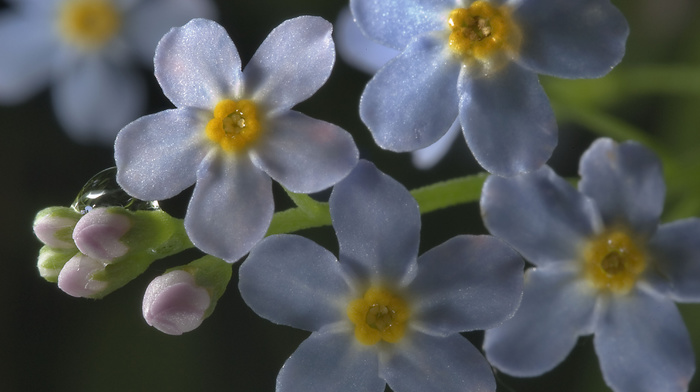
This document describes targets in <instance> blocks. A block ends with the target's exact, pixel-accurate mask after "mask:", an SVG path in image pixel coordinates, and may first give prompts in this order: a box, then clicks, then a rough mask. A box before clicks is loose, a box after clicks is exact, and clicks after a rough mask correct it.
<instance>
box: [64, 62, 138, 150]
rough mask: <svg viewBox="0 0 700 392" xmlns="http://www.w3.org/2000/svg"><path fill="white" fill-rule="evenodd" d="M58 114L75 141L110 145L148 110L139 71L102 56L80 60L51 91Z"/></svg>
mask: <svg viewBox="0 0 700 392" xmlns="http://www.w3.org/2000/svg"><path fill="white" fill-rule="evenodd" d="M51 93H52V98H53V105H54V109H55V112H56V117H57V118H58V120H59V122H60V123H61V125H62V126H63V128H64V129H65V130H66V133H68V135H69V136H70V137H71V138H73V140H75V141H79V142H82V143H97V144H103V145H111V144H112V143H114V138H115V137H116V136H117V132H119V130H120V129H121V128H122V127H123V126H125V125H126V124H128V123H129V122H130V121H132V120H133V119H135V118H137V117H139V116H140V115H141V114H143V111H144V110H145V109H146V85H145V81H144V80H143V78H142V77H141V75H140V74H138V73H137V72H135V71H133V70H129V69H125V68H121V67H118V66H115V65H113V64H110V63H108V62H106V61H103V60H101V59H97V58H95V59H87V60H86V61H82V62H80V63H77V64H76V66H75V68H73V69H71V70H70V72H69V73H68V74H66V75H63V76H62V77H61V78H59V79H58V80H57V81H56V84H55V85H54V88H53V90H52V91H51Z"/></svg>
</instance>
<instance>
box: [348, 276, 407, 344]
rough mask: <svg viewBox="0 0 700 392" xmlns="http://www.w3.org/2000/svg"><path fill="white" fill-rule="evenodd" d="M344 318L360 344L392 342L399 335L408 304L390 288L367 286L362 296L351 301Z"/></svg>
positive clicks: (402, 329) (404, 321)
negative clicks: (346, 317)
mask: <svg viewBox="0 0 700 392" xmlns="http://www.w3.org/2000/svg"><path fill="white" fill-rule="evenodd" d="M347 314H348V318H350V321H352V322H353V324H355V338H356V339H357V340H358V341H359V342H360V343H362V344H366V345H373V344H376V343H378V342H379V341H380V340H384V341H386V342H389V343H396V342H398V341H399V340H401V338H403V335H404V331H405V324H406V320H408V317H409V309H408V304H407V303H406V301H404V300H403V299H402V298H401V297H399V296H397V295H396V294H394V293H393V292H391V291H389V290H387V289H384V288H381V287H370V288H369V289H368V290H367V291H366V292H365V294H364V296H363V297H362V298H358V299H355V300H354V301H351V302H350V304H349V305H348V308H347Z"/></svg>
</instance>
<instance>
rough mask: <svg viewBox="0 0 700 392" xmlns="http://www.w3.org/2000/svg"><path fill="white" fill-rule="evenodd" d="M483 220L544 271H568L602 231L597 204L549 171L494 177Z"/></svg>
mask: <svg viewBox="0 0 700 392" xmlns="http://www.w3.org/2000/svg"><path fill="white" fill-rule="evenodd" d="M481 215H482V217H483V220H484V224H485V225H486V227H487V228H488V229H489V231H490V232H491V234H493V235H495V236H497V237H500V238H501V239H503V240H505V241H506V242H508V243H509V244H511V245H512V246H513V247H514V248H515V249H516V250H517V251H518V252H520V253H521V254H522V255H523V256H524V257H525V259H527V260H528V261H530V262H531V263H533V264H535V265H537V266H540V267H544V266H548V265H556V266H558V267H564V268H566V265H567V263H572V262H573V261H574V260H576V259H577V258H578V256H579V255H578V252H579V249H578V247H579V245H580V244H581V242H582V241H583V240H585V239H586V238H588V237H589V236H590V235H592V234H594V233H595V232H597V231H598V230H600V228H601V225H602V224H601V219H600V216H599V215H598V212H597V210H596V208H595V205H594V204H593V202H592V201H591V200H590V199H588V198H587V197H585V196H583V195H582V194H580V193H579V192H577V191H576V189H574V187H572V186H571V185H570V184H569V183H568V182H566V180H564V179H563V178H561V177H559V176H558V175H556V173H554V171H552V169H551V168H549V166H543V167H542V168H541V169H539V170H537V171H535V172H532V173H528V174H523V175H520V176H517V177H511V178H503V177H498V176H489V178H487V179H486V182H485V183H484V187H483V189H482V192H481ZM572 267H574V266H573V265H572Z"/></svg>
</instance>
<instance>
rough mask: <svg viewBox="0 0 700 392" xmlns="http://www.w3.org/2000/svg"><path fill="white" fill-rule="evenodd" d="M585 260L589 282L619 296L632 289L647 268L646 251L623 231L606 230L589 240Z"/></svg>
mask: <svg viewBox="0 0 700 392" xmlns="http://www.w3.org/2000/svg"><path fill="white" fill-rule="evenodd" d="M583 259H584V273H585V274H586V278H587V279H588V281H589V282H590V283H591V284H592V285H593V286H594V287H595V288H597V289H599V290H603V289H604V290H610V291H611V292H613V293H616V294H626V293H628V292H629V291H630V290H632V287H634V285H635V283H636V282H637V278H638V277H639V275H640V274H641V273H642V272H644V270H645V269H646V266H647V260H646V255H645V254H644V251H643V250H642V248H641V247H639V246H638V245H637V243H636V242H635V241H634V240H633V239H632V237H631V236H630V235H629V234H628V233H627V232H626V231H624V230H607V231H605V232H603V233H602V234H600V235H598V236H596V237H595V238H593V239H591V240H590V241H588V243H587V244H586V245H585V247H584V250H583Z"/></svg>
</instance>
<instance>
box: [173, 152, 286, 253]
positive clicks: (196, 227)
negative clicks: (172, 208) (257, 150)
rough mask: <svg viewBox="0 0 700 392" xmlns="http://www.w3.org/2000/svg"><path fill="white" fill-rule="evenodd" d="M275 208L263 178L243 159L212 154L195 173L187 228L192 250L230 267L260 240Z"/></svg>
mask: <svg viewBox="0 0 700 392" xmlns="http://www.w3.org/2000/svg"><path fill="white" fill-rule="evenodd" d="M274 207H275V206H274V202H273V200H272V181H271V180H270V177H268V176H267V174H265V173H263V172H262V171H260V170H258V168H256V167H255V166H253V164H252V162H250V161H249V160H248V159H247V158H246V157H239V156H233V155H231V156H226V157H223V156H218V155H215V154H212V155H210V156H208V157H207V158H206V161H205V162H204V163H203V164H202V165H201V166H200V168H199V170H198V171H197V184H196V185H195V187H194V192H193V193H192V199H191V200H190V204H189V206H188V207H187V214H186V215H185V229H186V230H187V234H188V235H189V236H190V239H191V240H192V243H193V244H194V245H195V246H196V247H198V248H199V249H201V250H203V251H204V252H206V253H209V254H211V255H213V256H216V257H219V258H222V259H224V260H226V261H228V262H229V263H233V262H235V261H236V260H238V259H240V258H241V257H243V256H244V255H245V254H246V253H248V251H250V249H251V248H252V247H253V246H255V244H257V243H258V242H259V241H260V240H262V239H263V237H264V236H265V232H266V231H267V228H268V227H269V226H270V221H271V220H272V214H273V212H274V209H275V208H274Z"/></svg>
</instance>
